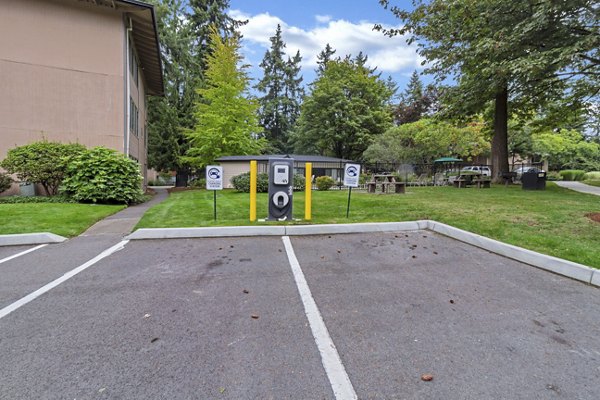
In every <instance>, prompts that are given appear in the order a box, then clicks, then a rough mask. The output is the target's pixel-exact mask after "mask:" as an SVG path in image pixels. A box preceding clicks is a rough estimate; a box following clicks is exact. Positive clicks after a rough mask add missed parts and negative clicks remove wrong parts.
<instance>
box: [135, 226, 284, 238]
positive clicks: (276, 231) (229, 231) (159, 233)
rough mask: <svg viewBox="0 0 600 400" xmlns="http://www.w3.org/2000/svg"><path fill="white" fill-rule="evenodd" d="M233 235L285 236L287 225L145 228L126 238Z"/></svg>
mask: <svg viewBox="0 0 600 400" xmlns="http://www.w3.org/2000/svg"><path fill="white" fill-rule="evenodd" d="M231 236H285V226H283V225H277V226H222V227H221V226H219V227H214V228H144V229H138V230H137V231H135V232H133V233H132V234H131V235H128V236H126V237H125V240H143V239H184V238H207V237H231Z"/></svg>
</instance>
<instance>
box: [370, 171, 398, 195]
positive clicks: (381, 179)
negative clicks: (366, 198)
mask: <svg viewBox="0 0 600 400" xmlns="http://www.w3.org/2000/svg"><path fill="white" fill-rule="evenodd" d="M377 185H381V193H405V191H406V189H405V186H406V185H405V184H404V182H396V178H395V177H394V175H389V174H385V175H373V177H372V178H371V181H370V182H368V183H367V193H375V192H376V191H377ZM391 187H394V191H393V192H390V188H391Z"/></svg>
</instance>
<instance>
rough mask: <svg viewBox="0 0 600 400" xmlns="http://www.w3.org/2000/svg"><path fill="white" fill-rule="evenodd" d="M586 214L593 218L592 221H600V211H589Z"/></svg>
mask: <svg viewBox="0 0 600 400" xmlns="http://www.w3.org/2000/svg"><path fill="white" fill-rule="evenodd" d="M585 216H586V217H588V218H589V219H591V220H592V221H595V222H598V223H600V213H588V214H585Z"/></svg>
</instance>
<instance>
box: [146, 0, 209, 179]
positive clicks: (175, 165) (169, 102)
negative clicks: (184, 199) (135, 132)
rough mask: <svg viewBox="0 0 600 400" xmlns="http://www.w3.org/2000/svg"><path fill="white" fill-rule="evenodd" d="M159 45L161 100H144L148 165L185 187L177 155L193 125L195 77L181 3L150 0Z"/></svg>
mask: <svg viewBox="0 0 600 400" xmlns="http://www.w3.org/2000/svg"><path fill="white" fill-rule="evenodd" d="M152 3H153V4H154V6H155V10H156V15H157V27H158V34H159V38H160V43H161V61H162V65H163V75H164V76H163V79H164V87H165V94H164V97H150V98H149V101H148V121H149V123H148V165H149V166H150V167H151V168H154V169H156V170H158V171H176V173H177V182H176V184H177V185H178V186H185V185H186V183H187V175H188V173H189V166H187V165H186V164H185V163H183V162H182V160H181V158H180V157H181V156H182V155H183V154H185V152H186V150H187V148H188V142H187V138H186V137H185V135H184V133H183V131H184V129H186V128H191V127H193V126H194V118H193V105H194V100H195V98H196V95H195V88H196V86H197V84H198V78H197V76H196V74H195V72H194V71H196V70H197V65H196V64H195V62H194V59H193V57H192V31H191V29H190V26H189V24H188V23H187V22H186V20H185V18H183V15H184V10H185V7H186V5H187V3H186V2H185V1H184V0H152Z"/></svg>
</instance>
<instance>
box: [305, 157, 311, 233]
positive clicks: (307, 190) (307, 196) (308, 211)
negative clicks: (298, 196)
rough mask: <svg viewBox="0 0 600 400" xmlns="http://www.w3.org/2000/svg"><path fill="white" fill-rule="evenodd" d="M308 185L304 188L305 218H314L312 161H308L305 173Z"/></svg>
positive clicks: (308, 219)
mask: <svg viewBox="0 0 600 400" xmlns="http://www.w3.org/2000/svg"><path fill="white" fill-rule="evenodd" d="M304 178H305V180H306V187H305V188H304V219H305V220H307V221H310V220H311V219H312V163H309V162H307V163H306V173H305V174H304Z"/></svg>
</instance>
